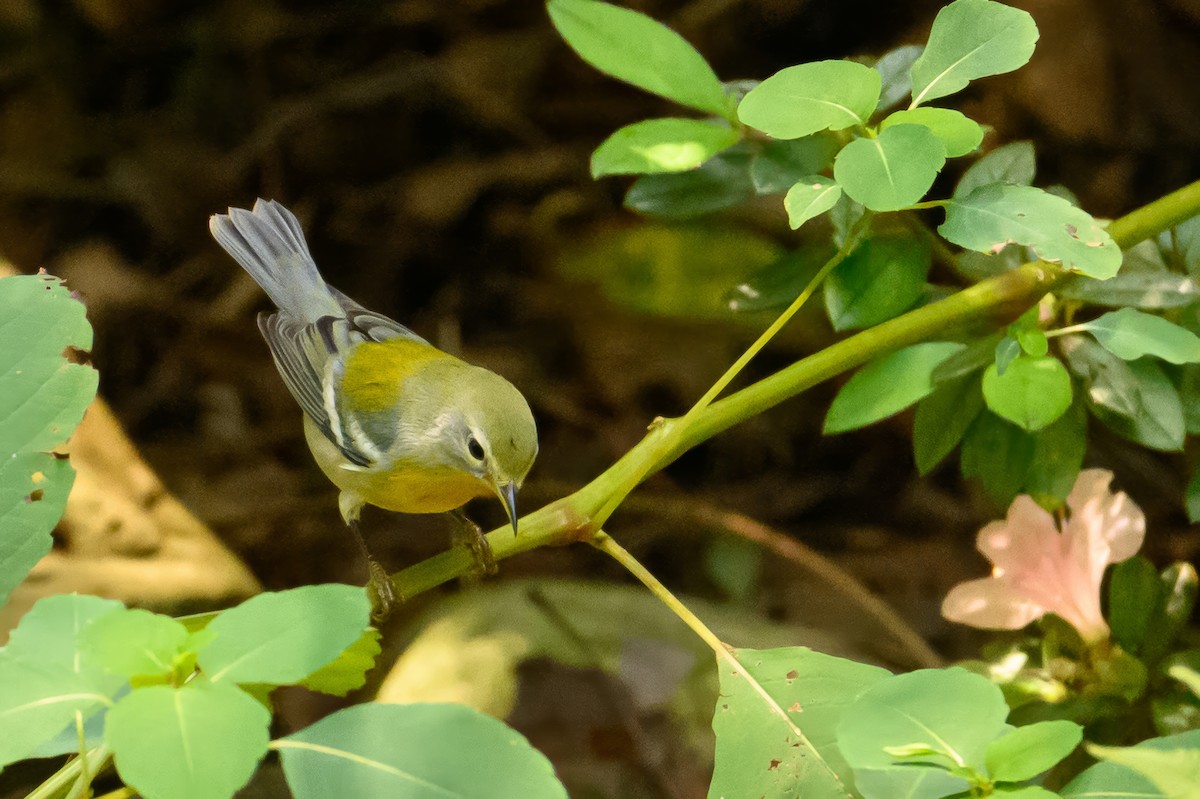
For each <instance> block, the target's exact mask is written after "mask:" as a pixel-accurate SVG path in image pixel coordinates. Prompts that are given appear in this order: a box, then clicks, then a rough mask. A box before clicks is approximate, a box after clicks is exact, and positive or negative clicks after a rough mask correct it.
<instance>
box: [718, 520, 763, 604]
mask: <svg viewBox="0 0 1200 799" xmlns="http://www.w3.org/2000/svg"><path fill="white" fill-rule="evenodd" d="M764 560H765V558H764V552H763V549H762V547H761V546H759V545H758V544H756V543H754V542H752V541H748V540H746V539H745V538H736V537H734V536H731V535H718V536H716V537H714V538H713V539H712V540H711V541H710V542H709V544H708V545H707V546H706V547H705V548H704V573H705V574H706V575H707V576H708V579H709V580H710V581H712V583H713V584H714V585H715V586H716V587H717V588H718V589H720V591H721V593H722V594H724V595H725V596H726V597H728V598H729V599H731V600H733V601H734V602H737V603H739V604H742V605H746V606H749V605H751V604H752V603H753V602H754V600H755V597H756V596H758V593H759V588H760V585H761V579H762V571H763V562H764Z"/></svg>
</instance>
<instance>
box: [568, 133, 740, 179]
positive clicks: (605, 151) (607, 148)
mask: <svg viewBox="0 0 1200 799" xmlns="http://www.w3.org/2000/svg"><path fill="white" fill-rule="evenodd" d="M737 140H738V133H737V131H735V130H731V129H730V127H729V126H728V125H721V124H715V123H712V122H705V121H703V120H699V119H646V120H643V121H641V122H634V123H633V124H632V125H626V126H625V127H623V128H621V129H620V130H618V131H617V132H616V133H614V134H612V135H611V136H609V137H608V138H607V139H605V140H604V142H603V143H602V144H601V145H600V146H599V147H597V148H596V151H595V152H593V153H592V177H594V178H599V177H603V176H605V175H652V174H657V173H661V172H686V171H687V170H689V169H695V168H696V167H698V166H700V165H701V164H703V163H704V162H705V161H707V160H708V159H710V158H712V157H713V156H714V155H716V154H717V153H719V152H721V151H722V150H724V149H725V148H726V147H731V146H732V145H734V144H735V143H736V142H737Z"/></svg>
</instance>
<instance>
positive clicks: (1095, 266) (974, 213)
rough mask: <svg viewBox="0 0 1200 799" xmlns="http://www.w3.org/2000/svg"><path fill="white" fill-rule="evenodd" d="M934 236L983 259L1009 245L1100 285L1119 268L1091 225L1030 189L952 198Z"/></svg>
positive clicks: (1101, 233)
mask: <svg viewBox="0 0 1200 799" xmlns="http://www.w3.org/2000/svg"><path fill="white" fill-rule="evenodd" d="M900 129H901V128H899V127H897V128H891V130H900ZM847 193H849V189H848V188H847ZM938 232H939V233H941V234H942V236H943V237H944V238H946V239H947V240H948V241H951V242H953V243H955V244H957V245H959V246H960V247H965V248H966V249H968V250H975V251H977V252H984V253H986V252H997V251H999V249H1000V248H1002V247H1004V245H1006V244H1008V243H1009V242H1017V243H1018V244H1024V245H1027V246H1029V247H1033V248H1034V250H1036V251H1037V254H1038V256H1039V257H1041V258H1043V259H1045V260H1047V261H1054V262H1058V263H1061V264H1062V265H1063V267H1064V268H1066V269H1071V270H1074V271H1076V272H1080V273H1082V274H1085V275H1088V276H1089V277H1094V278H1097V279H1100V280H1106V279H1107V278H1110V277H1112V276H1113V275H1115V274H1116V273H1117V270H1118V269H1120V268H1121V249H1120V248H1119V247H1117V245H1116V243H1115V242H1114V241H1113V240H1112V238H1111V237H1110V236H1109V235H1108V233H1107V232H1106V231H1105V230H1104V229H1103V228H1101V227H1100V226H1099V225H1098V224H1096V220H1094V219H1092V217H1091V216H1089V215H1088V213H1087V212H1086V211H1082V210H1080V209H1078V208H1076V207H1075V206H1073V205H1071V204H1070V203H1068V202H1067V201H1066V200H1063V199H1061V198H1059V197H1055V196H1054V195H1052V194H1047V193H1046V192H1044V191H1042V190H1041V189H1035V188H1034V187H1032V186H1010V185H1005V184H989V185H986V186H981V187H979V188H978V189H975V190H974V191H972V192H971V193H970V194H968V195H966V196H965V197H962V198H958V197H956V198H954V199H952V200H950V201H949V203H948V204H947V206H946V221H945V222H943V223H942V224H941V226H939V227H938Z"/></svg>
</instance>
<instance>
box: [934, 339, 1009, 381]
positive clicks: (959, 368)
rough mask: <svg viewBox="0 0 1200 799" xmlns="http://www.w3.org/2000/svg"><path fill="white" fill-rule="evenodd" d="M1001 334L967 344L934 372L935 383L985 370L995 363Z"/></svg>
mask: <svg viewBox="0 0 1200 799" xmlns="http://www.w3.org/2000/svg"><path fill="white" fill-rule="evenodd" d="M1002 338H1003V337H1002V336H1000V335H999V334H992V335H989V336H984V337H983V338H978V339H975V340H974V341H970V342H967V345H966V347H965V348H963V349H961V350H959V351H958V352H956V353H954V354H953V355H951V356H950V357H949V358H947V359H946V360H944V361H942V362H941V363H940V364H938V367H937V369H934V370H933V382H935V383H945V382H947V381H949V380H955V379H957V378H959V377H964V376H966V375H969V374H974V373H975V372H978V371H981V370H983V369H984V368H985V367H987V366H990V365H991V364H992V363H994V362H995V359H996V356H995V352H996V345H997V344H998V343H999V342H1000V341H1001V340H1002Z"/></svg>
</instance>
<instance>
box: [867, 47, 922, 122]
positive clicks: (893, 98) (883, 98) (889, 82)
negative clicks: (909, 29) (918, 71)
mask: <svg viewBox="0 0 1200 799" xmlns="http://www.w3.org/2000/svg"><path fill="white" fill-rule="evenodd" d="M924 50H925V48H924V47H923V46H921V45H919V44H906V45H902V46H900V47H897V48H896V49H895V50H889V51H887V52H886V53H884V54H883V55H882V56H880V58H879V60H878V61H876V62H875V71H876V72H878V73H879V77H880V78H881V79H882V82H883V88H882V90H881V91H880V93H879V110H881V111H886V110H887V109H889V108H891V107H892V106H894V105H896V104H897V103H899V102H900V101H901V100H903V99H904V98H905V97H907V96H908V95H909V94H911V93H912V81H911V80H910V79H909V70H911V69H912V65H913V62H914V61H916V60H917V59H918V58H920V57H921V53H922V52H923V51H924Z"/></svg>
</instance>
